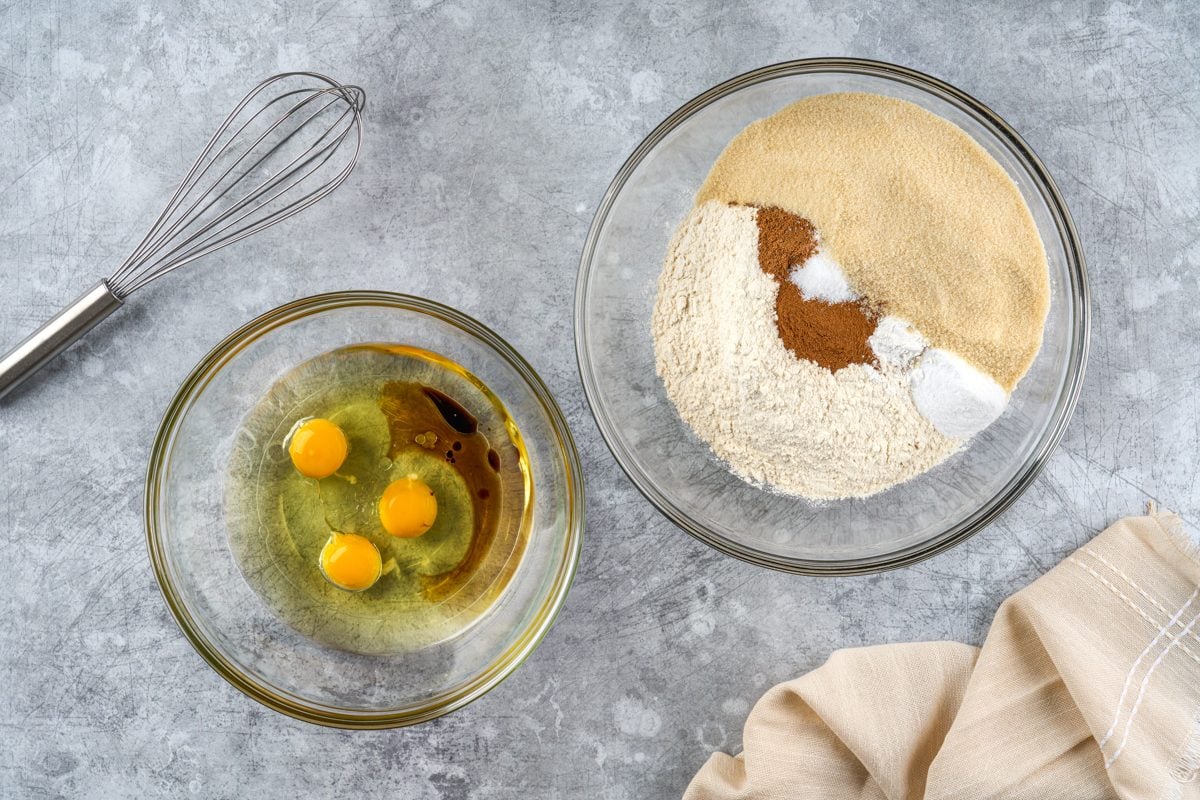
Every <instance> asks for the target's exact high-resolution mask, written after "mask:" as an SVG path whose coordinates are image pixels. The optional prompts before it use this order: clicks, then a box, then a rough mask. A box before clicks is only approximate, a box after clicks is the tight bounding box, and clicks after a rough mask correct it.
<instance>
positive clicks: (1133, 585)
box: [1080, 547, 1200, 652]
mask: <svg viewBox="0 0 1200 800" xmlns="http://www.w3.org/2000/svg"><path fill="white" fill-rule="evenodd" d="M1080 549H1081V550H1082V552H1084V553H1087V554H1088V555H1089V556H1091V557H1092V558H1094V559H1096V560H1097V561H1099V562H1100V563H1102V564H1103V565H1104V566H1106V567H1108V569H1109V570H1110V571H1111V572H1112V573H1113V574H1115V575H1118V576H1120V577H1121V578H1122V579H1123V580H1124V581H1125V582H1126V583H1127V584H1129V586H1130V587H1131V588H1133V589H1136V590H1137V592H1138V594H1140V595H1141V596H1142V597H1144V598H1146V599H1147V600H1149V601H1150V604H1151V605H1153V606H1154V607H1155V608H1157V609H1158V610H1159V611H1161V612H1162V613H1164V614H1166V613H1167V609H1166V606H1164V605H1163V604H1162V603H1160V602H1158V600H1156V599H1154V598H1153V597H1152V596H1151V595H1150V594H1149V593H1148V592H1146V590H1145V589H1143V588H1142V587H1141V586H1138V585H1137V583H1135V582H1134V580H1133V578H1131V577H1129V576H1128V575H1126V574H1125V573H1124V572H1123V571H1122V570H1121V569H1120V567H1117V566H1116V565H1114V564H1113V563H1112V562H1111V561H1109V560H1108V559H1107V558H1105V557H1104V556H1102V555H1100V554H1099V553H1096V552H1093V551H1092V549H1091V548H1090V547H1083V548H1080ZM1189 638H1191V639H1193V640H1195V641H1196V642H1200V635H1197V634H1196V632H1195V631H1193V632H1192V634H1191V636H1190V637H1189ZM1188 652H1191V651H1188Z"/></svg>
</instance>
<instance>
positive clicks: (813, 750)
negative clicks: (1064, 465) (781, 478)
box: [684, 514, 1200, 800]
mask: <svg viewBox="0 0 1200 800" xmlns="http://www.w3.org/2000/svg"><path fill="white" fill-rule="evenodd" d="M1198 585H1200V561H1198V558H1197V549H1196V546H1195V544H1194V543H1193V542H1191V541H1190V540H1188V538H1187V537H1186V536H1185V535H1184V533H1183V530H1182V527H1181V524H1180V522H1179V519H1178V518H1177V517H1175V516H1174V515H1171V514H1151V515H1150V516H1146V517H1136V518H1129V519H1124V520H1121V521H1120V522H1118V523H1116V524H1115V525H1113V526H1112V527H1110V528H1108V529H1107V530H1105V531H1104V532H1103V533H1101V534H1100V535H1099V536H1097V537H1096V538H1095V539H1093V540H1092V541H1091V542H1089V543H1088V544H1087V545H1085V546H1083V547H1082V548H1080V549H1079V550H1077V551H1076V552H1075V553H1074V554H1073V555H1071V556H1069V557H1068V558H1067V559H1066V560H1065V561H1064V562H1063V563H1061V564H1059V565H1058V566H1057V567H1055V568H1054V569H1052V570H1051V571H1050V572H1049V573H1047V574H1046V575H1044V576H1042V577H1041V578H1039V579H1038V580H1037V581H1035V582H1034V583H1033V584H1032V585H1030V586H1028V587H1026V588H1025V589H1022V590H1021V591H1019V592H1017V593H1016V594H1014V595H1013V596H1012V597H1010V598H1009V599H1008V600H1006V601H1005V602H1004V604H1003V605H1001V606H1000V609H999V611H998V612H997V613H996V618H995V620H994V621H993V622H992V627H991V630H990V631H989V632H988V636H987V640H986V641H985V642H984V644H983V647H982V648H981V649H976V648H974V647H968V646H967V645H963V644H956V643H954V642H928V643H922V644H896V645H884V646H882V647H865V648H859V649H854V650H842V651H839V652H836V653H834V654H833V655H832V656H831V657H830V658H829V661H828V662H826V663H825V664H824V665H823V666H821V667H820V668H818V669H816V670H814V671H813V672H811V673H809V674H808V675H805V676H804V677H802V678H797V679H796V680H793V681H789V682H788V683H784V684H781V685H779V686H776V687H775V688H773V689H771V690H770V691H769V692H768V693H767V694H766V695H765V696H764V697H763V698H762V699H761V700H760V701H759V702H758V704H757V705H756V706H755V707H754V709H753V710H752V711H751V712H750V717H749V719H748V720H747V721H746V727H745V732H744V735H743V748H744V749H743V752H742V753H741V755H739V756H737V757H736V758H731V757H730V756H727V755H724V754H721V753H718V754H716V755H714V756H712V758H710V759H709V761H708V763H706V764H705V765H704V767H703V768H702V769H701V770H700V772H699V774H697V775H696V777H695V778H694V779H693V781H692V783H691V785H690V786H689V787H688V789H687V792H686V793H685V795H684V798H685V800H734V798H737V800H751V798H753V799H754V800H801V799H804V798H820V800H838V799H839V798H856V799H858V800H864V799H865V798H888V800H902V799H907V798H938V799H939V800H940V799H941V798H946V799H947V800H949V798H955V800H976V799H977V798H1029V799H1030V800H1052V798H1070V800H1091V799H1092V798H1113V797H1119V798H1138V799H1139V800H1141V798H1172V799H1174V798H1200V777H1198V775H1200V589H1198V588H1197V587H1198Z"/></svg>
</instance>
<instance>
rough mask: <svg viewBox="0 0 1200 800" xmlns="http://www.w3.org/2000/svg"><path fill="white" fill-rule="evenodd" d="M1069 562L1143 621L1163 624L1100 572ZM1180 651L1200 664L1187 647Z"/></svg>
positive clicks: (1071, 558)
mask: <svg viewBox="0 0 1200 800" xmlns="http://www.w3.org/2000/svg"><path fill="white" fill-rule="evenodd" d="M1067 561H1070V562H1071V563H1072V564H1074V565H1076V566H1077V567H1079V568H1080V569H1085V570H1087V571H1088V572H1090V573H1091V574H1092V575H1093V576H1094V577H1095V578H1096V580H1098V581H1100V583H1102V584H1104V585H1105V586H1107V587H1108V589H1109V591H1111V592H1112V593H1113V594H1115V595H1116V596H1117V597H1119V598H1121V599H1122V600H1124V601H1125V604H1126V605H1127V606H1129V607H1130V608H1132V609H1133V610H1134V611H1136V612H1137V615H1138V616H1139V617H1141V618H1142V619H1144V620H1146V622H1148V623H1149V624H1151V625H1153V626H1154V627H1156V628H1157V627H1158V626H1159V625H1160V624H1161V623H1160V622H1159V621H1158V620H1156V619H1154V618H1153V617H1151V616H1150V615H1149V614H1147V613H1146V611H1145V610H1144V609H1143V608H1142V607H1141V606H1139V605H1138V604H1137V603H1135V602H1133V601H1132V600H1130V599H1129V598H1128V597H1127V596H1126V595H1125V593H1124V592H1122V591H1121V590H1120V589H1118V588H1117V587H1116V586H1113V585H1112V584H1111V583H1109V582H1108V580H1107V579H1106V578H1105V577H1104V576H1103V575H1101V574H1100V573H1099V572H1096V570H1094V569H1092V568H1091V567H1089V566H1088V565H1087V564H1084V563H1083V562H1082V561H1080V560H1079V559H1077V558H1075V556H1067ZM1179 649H1180V650H1182V651H1183V652H1184V653H1186V654H1187V657H1188V658H1190V659H1191V660H1192V661H1195V662H1196V663H1197V664H1200V658H1197V657H1196V654H1195V653H1193V652H1192V651H1191V650H1189V649H1188V646H1187V645H1185V644H1181V645H1179Z"/></svg>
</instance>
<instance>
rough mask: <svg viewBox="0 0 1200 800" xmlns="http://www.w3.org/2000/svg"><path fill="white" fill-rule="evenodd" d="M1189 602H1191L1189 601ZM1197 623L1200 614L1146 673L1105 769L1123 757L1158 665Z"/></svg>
mask: <svg viewBox="0 0 1200 800" xmlns="http://www.w3.org/2000/svg"><path fill="white" fill-rule="evenodd" d="M1198 592H1200V588H1198V589H1197V590H1196V591H1195V592H1192V597H1195V596H1196V594H1197V593H1198ZM1188 602H1191V601H1190V600H1189V601H1188ZM1197 622H1200V613H1198V614H1196V615H1195V616H1193V617H1192V621H1191V622H1189V623H1188V624H1187V627H1186V628H1184V629H1183V632H1182V633H1179V634H1175V635H1173V636H1172V637H1171V641H1170V643H1169V644H1167V646H1166V647H1164V648H1163V651H1162V652H1161V653H1159V654H1158V658H1156V659H1154V663H1153V664H1151V665H1150V669H1148V670H1147V671H1146V677H1144V678H1142V685H1141V688H1139V689H1138V696H1137V701H1136V702H1135V703H1134V704H1133V711H1130V712H1129V719H1127V720H1125V735H1124V736H1122V737H1121V744H1120V746H1118V747H1117V751H1116V752H1115V753H1113V754H1112V758H1110V759H1108V761H1106V762H1105V763H1104V767H1105V768H1106V769H1107V768H1109V767H1111V766H1112V765H1113V764H1114V763H1116V760H1117V758H1119V757H1120V755H1121V751H1122V750H1124V749H1125V743H1126V742H1128V741H1129V731H1130V730H1131V729H1132V728H1133V718H1134V717H1136V716H1137V712H1138V709H1139V708H1140V707H1141V705H1142V698H1143V697H1144V696H1145V695H1146V687H1147V686H1149V685H1150V676H1151V675H1153V674H1154V670H1156V669H1158V665H1159V664H1161V663H1162V662H1163V659H1164V658H1166V657H1167V653H1169V652H1171V648H1172V647H1174V646H1175V645H1177V644H1179V640H1180V639H1182V638H1183V637H1184V636H1186V635H1187V633H1188V631H1190V630H1191V629H1192V627H1193V626H1194V625H1195V624H1196V623H1197Z"/></svg>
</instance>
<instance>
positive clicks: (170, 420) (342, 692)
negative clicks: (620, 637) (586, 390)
mask: <svg viewBox="0 0 1200 800" xmlns="http://www.w3.org/2000/svg"><path fill="white" fill-rule="evenodd" d="M367 342H381V343H400V344H411V345H415V346H419V347H423V348H425V349H427V350H432V351H434V352H436V353H440V354H441V355H443V356H446V357H448V358H450V359H451V360H453V361H455V362H457V363H458V364H460V365H462V366H463V367H465V368H466V369H467V370H469V371H470V372H471V373H473V374H474V375H475V376H477V377H478V378H480V379H481V380H482V381H483V382H484V383H485V384H486V385H487V386H488V387H489V388H490V389H491V390H492V391H493V392H495V394H496V395H497V396H498V397H499V398H500V399H501V401H502V402H503V403H504V404H505V406H506V408H507V410H508V412H509V414H510V415H511V417H512V419H513V422H515V424H516V425H517V427H518V429H519V430H520V431H521V435H522V437H523V438H524V441H525V444H526V447H527V448H528V453H529V464H530V471H531V474H530V476H529V477H530V479H531V483H532V485H533V501H532V502H533V508H532V513H531V514H529V515H528V516H527V519H528V522H527V524H528V526H529V530H528V534H529V536H528V544H527V546H526V548H525V551H524V554H523V556H522V559H521V562H520V564H519V566H518V568H517V570H516V572H515V574H514V575H513V577H512V579H511V582H510V583H509V585H508V586H507V587H506V588H505V590H504V592H503V593H502V594H501V595H500V597H499V598H498V599H497V600H496V602H495V604H494V605H493V606H492V607H491V608H490V609H489V610H488V611H487V612H486V613H485V615H484V616H483V617H482V618H481V619H480V620H478V621H477V622H475V623H474V624H472V625H471V626H470V627H468V628H467V629H466V630H464V631H463V632H461V633H460V634H458V635H456V636H453V637H451V638H449V639H446V640H443V641H440V642H438V643H437V644H434V645H430V646H427V647H423V648H421V649H419V650H416V651H413V652H408V653H404V654H400V655H388V656H378V655H360V654H356V653H351V652H345V651H342V650H336V649H333V648H330V647H326V646H323V645H321V644H320V643H318V642H316V641H314V640H312V639H308V638H306V637H304V636H302V635H301V634H299V633H297V632H296V631H295V630H293V629H292V628H290V627H289V626H288V625H286V624H285V623H284V622H282V621H281V620H280V619H279V618H278V617H277V616H276V615H275V613H274V612H273V611H272V610H271V609H270V608H269V607H267V606H266V605H265V604H264V602H263V601H262V599H261V598H260V597H259V595H258V594H256V592H255V591H254V590H253V589H252V588H251V587H250V586H249V585H248V584H247V583H246V581H245V580H244V579H243V577H242V574H241V572H240V571H239V568H238V564H237V563H236V562H235V559H234V556H233V554H232V552H231V550H230V546H229V541H228V536H227V533H226V528H225V525H226V516H227V513H228V510H227V509H226V508H225V505H224V498H225V494H226V493H225V491H224V489H225V486H224V483H225V480H226V475H227V474H228V467H229V460H230V453H231V447H232V445H233V439H234V434H235V432H236V431H237V429H238V426H239V425H240V423H241V420H242V419H243V417H245V415H246V413H247V411H248V410H249V409H250V408H251V407H252V406H253V405H254V404H255V403H256V402H258V400H259V399H260V398H261V397H262V396H263V395H264V394H265V393H266V392H267V390H268V388H269V387H270V386H271V385H272V384H273V383H274V382H275V381H276V380H277V379H278V378H279V377H280V376H281V375H282V374H283V373H285V372H287V371H288V370H290V369H291V368H293V367H295V366H296V365H297V364H300V363H301V362H304V361H306V360H308V359H310V358H312V357H314V356H317V355H320V354H322V353H326V352H328V351H330V350H334V349H336V348H339V347H342V346H346V345H352V344H361V343H367ZM145 502H146V533H147V539H148V545H149V549H150V559H151V562H152V563H153V566H154V573H155V576H156V577H157V579H158V583H159V586H160V587H161V589H162V592H163V597H164V598H165V599H166V601H167V605H168V607H169V608H170V610H171V613H172V614H173V615H174V616H175V620H176V621H177V622H178V623H179V626H180V628H182V629H183V632H184V635H186V636H187V638H188V640H189V641H191V643H192V644H193V646H195V648H196V650H197V651H199V653H200V655H201V656H203V657H204V659H205V660H206V661H207V662H208V663H209V665H210V666H211V667H212V668H213V669H215V670H216V671H217V672H218V673H219V674H220V675H221V676H222V677H223V678H225V679H226V680H228V681H229V682H230V683H232V684H233V685H234V686H236V687H237V688H238V689H240V690H241V691H243V692H245V693H246V694H247V695H249V696H250V697H252V698H254V699H255V700H258V701H259V702H261V703H263V704H264V705H266V706H269V707H270V708H273V709H275V710H276V711H280V712H283V713H284V714H288V715H290V716H293V717H296V718H298V719H302V720H306V721H308V722H314V723H318V724H322V725H329V726H335V727H343V728H387V727H396V726H401V725H411V724H414V723H418V722H424V721H426V720H429V719H433V718H434V717H438V716H441V715H442V714H445V713H447V712H450V711H453V710H455V709H457V708H460V707H462V706H464V705H466V704H467V703H469V702H471V701H472V700H474V699H475V698H477V697H479V696H480V695H482V694H484V693H485V692H487V691H488V690H489V689H491V688H492V687H494V686H495V685H497V684H498V683H499V682H500V681H502V680H503V679H504V678H505V677H507V676H508V675H509V674H510V673H511V672H512V671H513V670H514V669H516V668H517V666H518V665H520V664H521V662H522V661H523V660H524V659H525V658H526V657H527V656H528V655H529V654H530V653H531V652H533V650H534V649H535V648H536V647H537V645H538V643H539V642H540V641H541V639H542V637H543V636H544V635H545V634H546V631H547V630H548V629H549V627H550V625H551V623H552V622H553V620H554V617H555V614H556V613H557V612H558V609H559V608H560V607H561V605H562V603H563V600H564V599H565V597H566V594H567V590H568V588H569V587H570V584H571V579H572V577H573V576H574V574H575V567H576V563H577V561H578V559H579V548H580V542H581V536H582V534H583V509H584V501H583V477H582V472H581V469H580V464H579V456H578V454H577V453H576V450H575V444H574V442H573V441H572V438H571V433H570V431H569V430H568V428H567V424H566V421H565V420H564V419H563V416H562V413H561V411H559V408H558V406H557V405H556V404H555V402H554V399H553V398H552V397H551V396H550V392H549V390H547V388H546V386H545V384H544V383H543V382H542V380H541V379H540V378H539V377H538V376H537V374H536V373H535V372H534V371H533V369H532V368H531V367H530V366H529V364H527V363H526V362H525V360H524V359H523V358H521V356H520V355H518V354H517V353H516V352H515V351H514V350H513V349H512V348H511V347H510V346H509V345H508V344H506V343H505V342H504V341H503V340H502V339H500V337H498V336H497V335H496V334H494V333H493V332H492V331H490V330H488V329H487V328H485V327H484V326H483V325H481V324H479V323H478V322H476V321H474V320H472V319H471V318H469V317H467V316H465V315H464V314H461V313H459V312H458V311H455V310H453V309H451V308H447V307H446V306H443V305H439V304H438V303H434V302H431V301H428V300H422V299H420V298H417V297H410V296H406V295H399V294H391V293H386V292H338V293H334V294H326V295H319V296H316V297H309V298H307V299H304V300H299V301H296V302H294V303H290V304H288V305H285V306H281V307H279V308H277V309H275V310H273V311H270V312H268V313H266V314H264V315H263V316H261V317H259V318H258V319H256V320H254V321H253V322H250V323H249V324H247V325H245V326H244V327H242V328H241V329H240V330H237V331H235V332H234V333H232V334H231V335H230V336H228V337H227V338H226V339H225V340H224V341H223V342H221V343H220V344H219V345H217V347H216V348H215V349H213V351H212V352H210V353H209V354H208V355H207V356H205V357H204V359H203V360H202V361H201V362H200V363H199V364H198V365H197V366H196V368H195V369H194V370H193V371H192V373H191V375H189V376H188V378H187V380H186V381H184V383H183V386H182V387H181V388H180V389H179V391H178V393H177V394H176V395H175V398H174V399H173V400H172V401H171V404H170V406H169V407H168V409H167V412H166V415H165V416H164V418H163V421H162V424H161V426H160V427H159V431H158V436H157V438H156V439H155V442H154V448H153V452H152V454H151V458H150V466H149V471H148V474H147V478H146V497H145Z"/></svg>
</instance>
